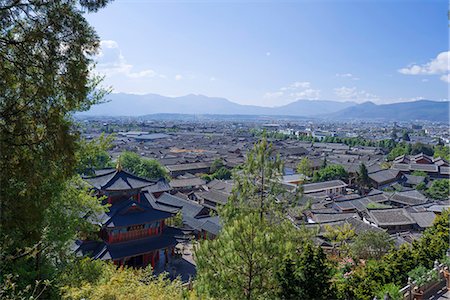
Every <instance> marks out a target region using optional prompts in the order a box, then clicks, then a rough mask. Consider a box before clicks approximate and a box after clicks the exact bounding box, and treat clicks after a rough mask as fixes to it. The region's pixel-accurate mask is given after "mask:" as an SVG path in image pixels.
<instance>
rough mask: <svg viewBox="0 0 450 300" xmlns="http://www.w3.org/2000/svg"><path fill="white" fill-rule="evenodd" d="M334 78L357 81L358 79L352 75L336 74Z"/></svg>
mask: <svg viewBox="0 0 450 300" xmlns="http://www.w3.org/2000/svg"><path fill="white" fill-rule="evenodd" d="M336 77H341V78H348V79H352V80H359V77H355V75H353V74H352V73H337V74H336Z"/></svg>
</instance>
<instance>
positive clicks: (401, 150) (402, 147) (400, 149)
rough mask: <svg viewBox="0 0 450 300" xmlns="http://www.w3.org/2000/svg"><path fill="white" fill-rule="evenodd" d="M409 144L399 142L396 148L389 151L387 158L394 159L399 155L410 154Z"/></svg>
mask: <svg viewBox="0 0 450 300" xmlns="http://www.w3.org/2000/svg"><path fill="white" fill-rule="evenodd" d="M408 145H409V144H406V143H399V144H397V145H396V146H395V148H393V149H392V150H391V151H390V152H389V154H388V156H387V160H389V161H392V160H394V159H395V158H396V157H398V156H401V155H408V154H410V146H409V147H408Z"/></svg>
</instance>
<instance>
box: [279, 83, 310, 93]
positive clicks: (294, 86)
mask: <svg viewBox="0 0 450 300" xmlns="http://www.w3.org/2000/svg"><path fill="white" fill-rule="evenodd" d="M310 86H311V82H308V81H296V82H294V83H291V84H290V85H288V86H285V87H282V88H280V91H295V90H298V89H306V88H309V87H310Z"/></svg>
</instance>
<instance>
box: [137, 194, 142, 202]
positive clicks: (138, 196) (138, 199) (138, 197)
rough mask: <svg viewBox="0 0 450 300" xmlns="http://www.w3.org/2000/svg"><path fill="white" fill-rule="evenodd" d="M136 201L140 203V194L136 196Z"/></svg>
mask: <svg viewBox="0 0 450 300" xmlns="http://www.w3.org/2000/svg"><path fill="white" fill-rule="evenodd" d="M137 201H138V202H139V203H141V193H138V195H137Z"/></svg>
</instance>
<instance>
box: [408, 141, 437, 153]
mask: <svg viewBox="0 0 450 300" xmlns="http://www.w3.org/2000/svg"><path fill="white" fill-rule="evenodd" d="M420 153H423V154H426V155H429V156H433V155H434V150H433V147H431V146H429V145H425V144H422V143H415V144H414V145H413V146H412V148H411V153H410V154H412V155H416V154H420Z"/></svg>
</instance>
